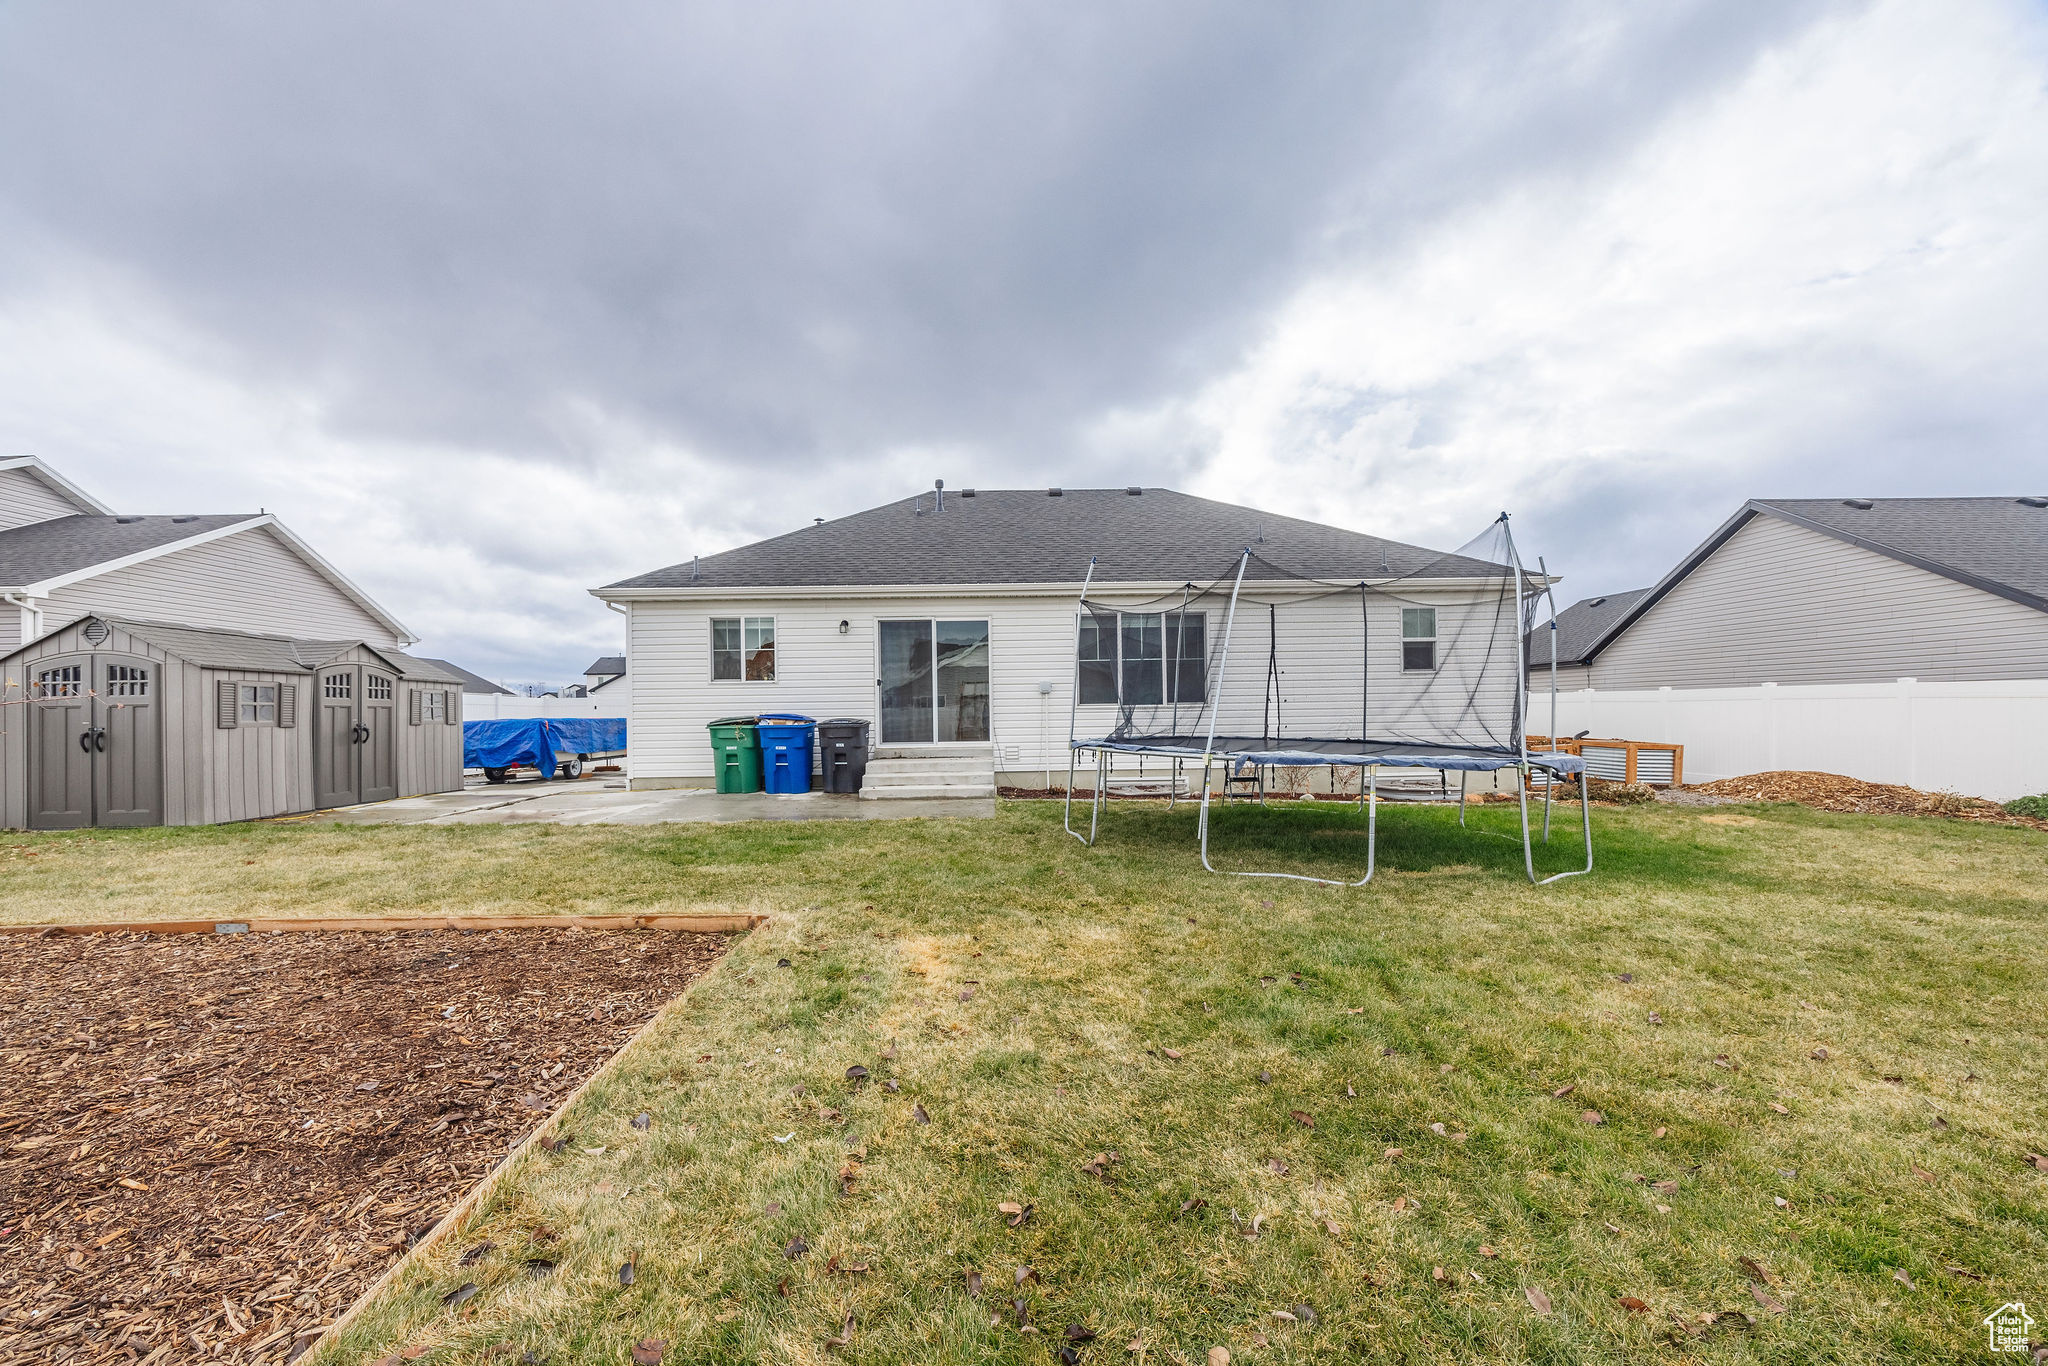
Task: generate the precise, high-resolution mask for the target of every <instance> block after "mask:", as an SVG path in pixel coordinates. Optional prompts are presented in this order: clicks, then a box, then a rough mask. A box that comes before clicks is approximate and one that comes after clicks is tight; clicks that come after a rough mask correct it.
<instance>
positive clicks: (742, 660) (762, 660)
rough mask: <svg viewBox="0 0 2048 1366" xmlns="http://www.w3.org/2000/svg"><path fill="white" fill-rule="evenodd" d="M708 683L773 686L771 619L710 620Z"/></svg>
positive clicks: (773, 627) (773, 620) (772, 622)
mask: <svg viewBox="0 0 2048 1366" xmlns="http://www.w3.org/2000/svg"><path fill="white" fill-rule="evenodd" d="M711 681H712V682H714V683H773V682H774V681H775V618H774V617H713V618H711Z"/></svg>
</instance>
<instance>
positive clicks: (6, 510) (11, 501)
mask: <svg viewBox="0 0 2048 1366" xmlns="http://www.w3.org/2000/svg"><path fill="white" fill-rule="evenodd" d="M85 511H88V509H86V508H81V507H76V506H74V505H73V504H72V502H71V500H70V499H69V498H66V497H65V496H64V495H63V494H61V493H58V492H57V491H56V490H55V489H52V488H51V487H50V486H49V485H48V484H45V483H44V482H43V481H42V480H40V479H38V478H36V477H35V476H34V475H33V474H30V473H29V472H28V471H27V470H25V469H15V470H0V531H7V530H10V529H12V528H14V527H18V526H28V525H30V524H31V523H34V522H47V521H49V520H50V519H51V518H52V517H75V516H77V515H78V514H79V513H81V512H85Z"/></svg>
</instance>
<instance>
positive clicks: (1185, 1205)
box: [1173, 1195, 1209, 1219]
mask: <svg viewBox="0 0 2048 1366" xmlns="http://www.w3.org/2000/svg"><path fill="white" fill-rule="evenodd" d="M1208 1203H1209V1202H1208V1201H1207V1200H1204V1199H1203V1198H1202V1197H1201V1196H1199V1195H1197V1196H1195V1197H1194V1198H1192V1199H1189V1200H1183V1201H1181V1202H1180V1214H1176V1215H1174V1216H1173V1217H1174V1218H1175V1219H1179V1218H1180V1217H1181V1214H1193V1213H1194V1212H1195V1211H1196V1210H1198V1209H1201V1208H1202V1207H1203V1206H1205V1205H1207V1204H1208Z"/></svg>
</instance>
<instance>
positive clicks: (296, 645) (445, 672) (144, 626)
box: [8, 612, 461, 683]
mask: <svg viewBox="0 0 2048 1366" xmlns="http://www.w3.org/2000/svg"><path fill="white" fill-rule="evenodd" d="M83 621H103V622H105V623H107V624H108V625H109V626H115V627H119V628H120V629H121V630H123V631H126V632H127V633H128V634H129V635H131V636H134V637H135V638H137V639H138V640H145V641H148V642H149V643H150V644H152V645H154V646H156V647H157V648H158V649H160V650H162V651H163V652H164V653H166V654H169V655H175V656H176V657H177V658H179V659H182V660H185V661H186V662H187V663H190V664H197V665H199V666H200V667H201V668H203V669H247V670H251V671H253V672H261V673H311V672H313V671H314V670H315V669H318V668H319V667H320V666H321V665H323V664H326V663H327V662H328V661H329V660H332V659H334V658H335V657H336V656H338V655H341V654H345V653H347V652H348V651H350V650H353V649H355V648H357V647H358V646H360V647H362V648H363V649H366V650H368V651H370V652H371V653H372V654H374V655H376V656H378V657H379V658H380V659H385V660H388V661H390V663H391V666H392V668H393V669H395V670H397V671H398V673H399V674H401V675H402V676H404V677H406V678H410V679H415V680H425V681H427V682H431V683H459V682H461V679H460V678H459V677H458V676H457V675H456V674H455V673H454V672H453V671H452V670H450V669H449V667H448V666H447V665H445V664H441V663H440V662H439V661H437V660H427V659H416V658H414V657H413V656H411V655H408V654H404V653H402V652H400V651H398V650H393V649H391V648H389V647H387V646H383V645H377V644H374V643H372V642H369V641H362V640H303V639H298V638H295V637H292V636H271V635H262V634H259V633H257V632H254V631H230V630H224V629H218V628H213V627H204V626H181V625H179V624H177V623H176V622H168V621H136V620H131V619H129V618H127V617H114V616H107V615H106V614H104V613H100V612H91V613H88V614H86V615H85V616H83V617H80V618H79V619H78V621H74V622H70V623H68V624H67V625H66V626H64V627H61V628H59V629H60V630H69V629H71V627H73V626H76V625H78V624H79V622H83ZM38 643H39V642H37V641H27V642H24V643H23V644H21V645H20V646H18V647H16V649H15V650H13V651H11V652H10V653H9V655H8V657H9V658H11V657H12V656H13V655H14V654H19V653H20V652H21V651H22V650H27V649H30V648H32V647H34V646H35V645H37V644H38Z"/></svg>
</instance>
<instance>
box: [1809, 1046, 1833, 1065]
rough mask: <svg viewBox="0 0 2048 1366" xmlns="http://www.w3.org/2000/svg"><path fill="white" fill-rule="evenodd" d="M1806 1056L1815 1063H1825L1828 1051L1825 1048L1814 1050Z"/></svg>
mask: <svg viewBox="0 0 2048 1366" xmlns="http://www.w3.org/2000/svg"><path fill="white" fill-rule="evenodd" d="M1806 1056H1807V1057H1809V1058H1812V1059H1813V1060H1814V1061H1815V1062H1826V1061H1827V1060H1828V1051H1827V1049H1825V1048H1816V1049H1814V1050H1813V1051H1812V1052H1811V1053H1808V1054H1807V1055H1806Z"/></svg>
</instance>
